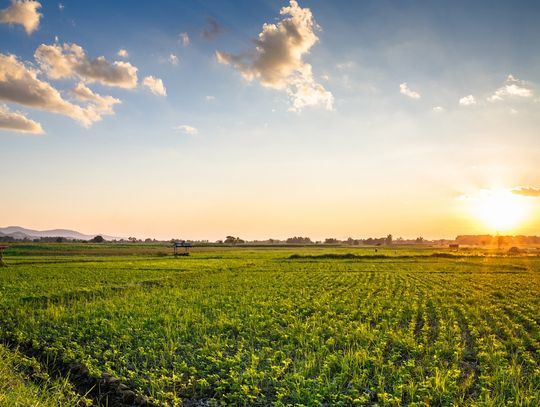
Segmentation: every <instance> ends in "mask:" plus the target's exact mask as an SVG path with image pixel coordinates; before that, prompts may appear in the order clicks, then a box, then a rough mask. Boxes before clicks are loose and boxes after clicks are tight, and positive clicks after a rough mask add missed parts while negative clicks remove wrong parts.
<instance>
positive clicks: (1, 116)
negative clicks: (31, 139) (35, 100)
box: [0, 105, 45, 134]
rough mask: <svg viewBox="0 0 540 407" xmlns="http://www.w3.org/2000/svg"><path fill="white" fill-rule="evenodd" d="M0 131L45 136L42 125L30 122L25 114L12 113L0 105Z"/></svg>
mask: <svg viewBox="0 0 540 407" xmlns="http://www.w3.org/2000/svg"><path fill="white" fill-rule="evenodd" d="M0 129H2V130H10V131H17V132H20V133H29V134H44V133H45V132H44V131H43V128H42V127H41V124H39V123H38V122H35V121H33V120H30V119H29V118H27V117H26V116H25V115H24V114H23V113H19V112H12V111H11V110H9V108H8V107H7V106H5V105H0Z"/></svg>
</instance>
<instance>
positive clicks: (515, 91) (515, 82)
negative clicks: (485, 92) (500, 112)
mask: <svg viewBox="0 0 540 407" xmlns="http://www.w3.org/2000/svg"><path fill="white" fill-rule="evenodd" d="M532 95H533V92H532V90H531V89H529V88H527V87H526V83H525V82H524V81H522V80H520V79H517V78H515V77H514V76H513V75H512V74H510V75H508V77H507V78H506V83H505V84H504V85H503V86H501V87H500V88H499V89H497V90H496V91H495V93H493V95H491V96H489V97H488V98H487V100H488V101H489V102H497V101H501V100H504V99H505V98H506V97H508V96H517V97H523V98H528V97H532Z"/></svg>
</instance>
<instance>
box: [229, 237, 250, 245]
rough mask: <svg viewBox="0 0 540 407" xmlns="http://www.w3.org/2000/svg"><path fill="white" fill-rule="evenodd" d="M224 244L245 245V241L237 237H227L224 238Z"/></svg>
mask: <svg viewBox="0 0 540 407" xmlns="http://www.w3.org/2000/svg"><path fill="white" fill-rule="evenodd" d="M224 243H226V244H242V243H245V241H244V240H243V239H240V238H239V237H234V236H227V237H226V238H225V242H224Z"/></svg>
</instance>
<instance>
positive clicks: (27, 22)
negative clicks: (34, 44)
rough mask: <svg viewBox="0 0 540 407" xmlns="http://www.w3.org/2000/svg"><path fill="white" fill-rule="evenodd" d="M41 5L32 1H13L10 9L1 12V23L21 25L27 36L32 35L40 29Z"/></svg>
mask: <svg viewBox="0 0 540 407" xmlns="http://www.w3.org/2000/svg"><path fill="white" fill-rule="evenodd" d="M39 8H41V3H39V2H38V1H32V0H11V5H10V6H9V7H8V8H5V9H3V10H0V23H5V24H20V25H22V26H23V27H24V29H25V31H26V33H27V34H29V35H30V34H32V33H33V32H34V31H35V30H37V28H38V27H39V19H40V18H41V13H39V12H38V9H39Z"/></svg>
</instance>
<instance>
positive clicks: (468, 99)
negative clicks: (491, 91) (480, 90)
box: [459, 95, 476, 106]
mask: <svg viewBox="0 0 540 407" xmlns="http://www.w3.org/2000/svg"><path fill="white" fill-rule="evenodd" d="M459 104H460V105H461V106H472V105H475V104H476V99H475V98H474V96H473V95H468V96H464V97H462V98H461V99H459Z"/></svg>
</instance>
